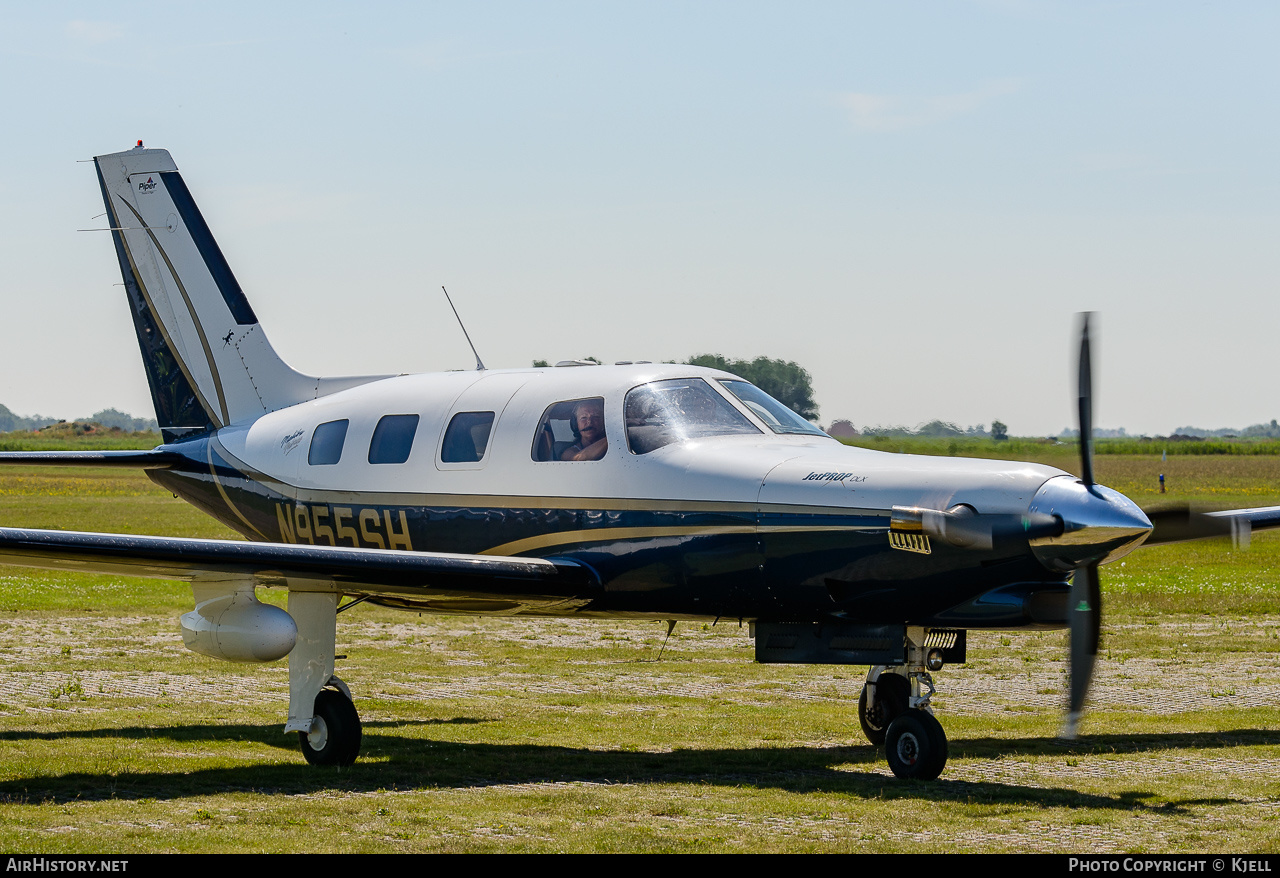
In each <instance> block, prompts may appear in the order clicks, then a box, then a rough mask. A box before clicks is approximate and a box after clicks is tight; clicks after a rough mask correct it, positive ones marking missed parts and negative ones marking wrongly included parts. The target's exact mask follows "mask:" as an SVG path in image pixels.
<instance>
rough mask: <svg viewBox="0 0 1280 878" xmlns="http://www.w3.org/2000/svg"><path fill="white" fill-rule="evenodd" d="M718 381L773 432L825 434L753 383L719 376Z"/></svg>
mask: <svg viewBox="0 0 1280 878" xmlns="http://www.w3.org/2000/svg"><path fill="white" fill-rule="evenodd" d="M719 381H720V384H721V385H722V386H723V387H724V389H725V390H727V391H729V392H730V393H732V394H733V395H734V396H736V397H737V398H738V399H740V400H742V404H743V405H745V406H746V407H747V408H749V409H751V411H752V412H753V413H754V414H755V415H756V417H758V418H759V419H760V420H762V421H764V422H765V423H766V424H768V425H769V429H771V430H773V432H775V433H810V434H812V435H814V436H826V435H827V434H826V433H824V432H822V431H821V430H819V429H818V428H817V427H815V426H814V425H813V424H810V423H809V422H808V421H806V420H805V419H804V418H802V417H800V416H799V415H797V414H796V413H795V412H793V411H792V410H791V409H789V408H787V407H786V406H785V405H783V404H782V403H780V402H778V401H777V400H776V399H774V398H773V397H772V396H770V395H769V394H767V393H765V392H764V391H763V390H761V389H760V388H759V387H756V386H755V385H754V384H750V383H748V382H746V381H742V380H741V379H737V380H735V379H731V378H721V379H719Z"/></svg>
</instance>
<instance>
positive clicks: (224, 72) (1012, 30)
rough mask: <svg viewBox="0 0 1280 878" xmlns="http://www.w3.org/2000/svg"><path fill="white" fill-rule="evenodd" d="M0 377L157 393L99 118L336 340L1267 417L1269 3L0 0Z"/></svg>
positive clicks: (975, 411)
mask: <svg viewBox="0 0 1280 878" xmlns="http://www.w3.org/2000/svg"><path fill="white" fill-rule="evenodd" d="M0 28H2V29H3V32H4V33H5V35H6V39H5V40H4V42H3V45H2V47H0V64H2V65H3V66H2V68H0V70H2V71H3V81H4V82H5V83H6V88H5V89H4V96H3V98H2V100H3V103H4V107H5V113H4V117H5V119H6V125H5V129H6V130H7V131H8V132H9V134H8V135H7V136H6V137H5V138H4V140H3V144H2V145H0V160H3V162H4V164H5V165H6V166H7V167H8V173H6V174H4V175H3V176H0V199H2V203H3V205H4V207H5V210H3V212H2V215H3V227H2V229H0V232H2V234H3V240H4V246H3V247H2V248H0V260H3V264H2V265H0V269H2V272H3V273H2V276H3V278H4V280H3V288H2V292H0V295H2V296H3V305H4V310H3V312H2V313H3V317H2V318H0V326H2V327H3V332H2V334H0V403H3V404H5V405H8V406H9V407H10V408H11V409H13V410H14V411H16V412H18V413H19V414H24V415H31V414H35V413H37V412H38V413H41V414H45V415H49V416H54V417H68V418H69V417H76V416H83V415H85V414H88V413H89V412H92V411H95V410H97V409H99V408H103V407H107V406H114V407H117V408H120V409H123V410H125V411H128V412H130V413H133V414H135V415H144V414H145V415H151V414H153V412H152V409H151V402H150V395H149V393H148V391H147V387H146V381H145V377H144V375H143V371H142V368H141V364H140V360H139V356H138V350H137V343H136V341H135V339H134V334H133V328H132V324H131V323H130V320H129V317H128V311H127V306H126V304H125V299H124V293H123V291H122V289H121V287H120V286H119V285H118V284H119V283H120V276H119V270H118V267H117V265H116V261H115V256H114V253H113V251H112V248H111V242H110V238H109V236H108V235H107V234H105V233H101V232H77V231H76V230H77V229H85V228H93V227H101V226H102V224H103V223H102V220H101V219H100V218H99V219H97V220H94V219H92V218H93V217H94V216H95V215H98V214H101V213H102V209H103V208H102V201H101V196H100V194H99V192H98V188H97V183H96V180H95V178H94V174H93V170H92V165H90V164H76V162H77V161H81V160H84V159H88V158H90V157H91V156H93V155H95V154H101V153H106V152H114V151H118V150H122V149H126V148H128V147H130V146H132V145H133V144H134V142H135V141H136V140H137V139H138V138H142V139H144V140H145V142H146V144H147V145H148V146H153V147H163V148H166V149H169V150H170V151H171V152H172V153H173V155H174V158H175V160H176V161H177V163H178V166H179V167H180V168H181V170H182V172H183V176H184V177H185V179H186V181H187V184H188V186H189V188H190V189H191V191H192V193H193V194H194V196H195V198H196V200H197V202H198V203H199V205H200V207H201V209H202V211H203V212H204V215H205V217H206V219H207V220H208V221H209V224H210V226H211V228H212V229H213V232H214V235H215V236H216V237H217V239H218V241H219V243H220V244H221V246H222V249H223V252H224V253H225V254H226V256H227V258H228V260H229V261H230V263H231V265H232V268H233V269H234V271H235V272H236V275H237V277H238V278H239V280H240V283H241V285H242V286H243V287H244V289H245V291H246V293H247V294H248V296H249V298H250V301H251V302H252V304H253V307H254V309H255V310H256V312H257V314H258V316H259V318H261V320H262V322H263V325H264V327H265V329H266V331H267V333H268V334H269V335H270V337H271V339H272V340H273V342H274V343H275V345H276V348H277V349H278V350H279V351H280V352H281V353H282V354H283V355H284V356H285V358H286V359H288V360H289V361H290V362H291V363H292V364H293V365H294V366H296V367H298V368H300V369H302V370H304V371H309V372H313V373H323V374H346V373H366V372H404V371H425V370H435V369H453V368H469V367H471V365H472V359H471V355H470V352H469V351H468V349H467V347H466V343H465V341H464V339H463V338H462V335H461V333H460V332H459V331H458V329H457V327H456V325H455V324H454V323H453V319H452V316H451V315H450V314H449V311H448V306H447V305H446V303H445V302H444V300H443V298H442V297H441V295H440V292H439V289H440V285H441V284H445V285H447V286H448V287H449V291H450V292H451V293H452V294H453V295H454V298H455V301H456V303H457V305H458V308H459V311H460V312H461V313H462V315H463V317H464V319H466V321H467V325H468V328H469V330H470V332H471V335H472V338H473V339H474V340H475V342H476V344H477V346H478V347H479V348H480V353H481V355H482V356H483V357H484V360H485V362H486V363H487V364H488V365H489V366H490V367H491V368H501V367H518V366H527V365H528V364H529V362H530V361H531V360H533V359H534V358H547V359H551V360H553V361H554V360H557V359H566V358H572V357H583V356H587V355H594V356H597V357H599V358H601V359H605V360H617V359H651V360H665V359H684V358H685V357H687V356H689V355H690V354H695V353H702V352H717V353H723V354H725V355H728V356H732V357H751V356H756V355H759V354H765V355H768V356H773V357H782V358H786V359H794V360H796V361H798V362H800V363H801V364H802V365H804V366H806V367H807V368H808V369H809V370H810V371H811V372H812V374H813V378H814V385H815V388H816V391H817V397H818V402H819V403H820V405H821V409H822V413H821V420H822V422H823V423H828V422H829V421H830V420H832V419H834V418H841V417H843V418H848V419H850V420H852V421H853V422H854V423H855V424H858V425H859V426H862V425H866V424H906V425H915V424H918V423H920V422H922V421H925V420H929V419H932V418H942V419H945V420H952V421H955V422H957V423H959V424H961V425H968V424H977V423H989V422H990V421H991V420H992V419H993V418H998V419H1000V420H1002V421H1004V422H1005V423H1007V424H1008V425H1009V427H1010V430H1011V432H1013V433H1015V434H1020V435H1022V434H1037V433H1040V434H1043V433H1056V432H1058V431H1059V430H1061V429H1062V428H1063V427H1065V426H1068V425H1070V424H1071V423H1072V422H1073V419H1074V415H1073V408H1074V386H1073V382H1074V377H1073V375H1072V368H1073V359H1074V345H1075V339H1074V332H1075V330H1074V322H1075V320H1074V314H1075V312H1077V311H1080V310H1085V309H1089V310H1096V311H1098V312H1100V314H1099V318H1098V320H1099V324H1098V346H1097V347H1098V350H1097V356H1096V362H1095V382H1096V387H1097V390H1098V410H1097V416H1096V420H1097V423H1098V424H1099V426H1104V427H1116V426H1124V427H1126V428H1128V429H1129V430H1130V432H1149V433H1164V432H1169V431H1170V430H1172V429H1174V428H1175V427H1177V426H1181V425H1183V424H1195V425H1199V426H1205V427H1219V426H1236V427H1240V426H1244V425H1246V424H1250V423H1255V422H1258V421H1263V420H1270V419H1271V418H1274V417H1280V402H1278V401H1277V399H1276V394H1275V393H1274V391H1273V390H1269V389H1268V388H1271V387H1272V386H1273V385H1272V380H1273V374H1272V373H1273V372H1274V370H1275V362H1276V359H1277V358H1276V356H1275V348H1276V335H1277V316H1280V315H1278V311H1280V302H1278V301H1277V295H1276V292H1277V287H1278V285H1280V284H1278V281H1280V245H1278V244H1277V241H1280V221H1278V220H1280V200H1278V197H1280V169H1278V165H1280V136H1278V134H1280V114H1278V113H1277V112H1276V100H1277V94H1278V93H1280V76H1278V75H1277V74H1278V69H1277V67H1278V64H1280V60H1278V59H1280V53H1278V52H1277V51H1276V49H1275V36H1276V34H1277V33H1280V7H1277V6H1276V5H1275V4H1271V3H1249V2H1233V3H1205V2H1197V3H1170V2H1150V3H1089V2H1036V0H1025V2H1023V0H1005V2H999V0H989V2H976V0H975V2H951V3H930V2H914V3H910V4H904V3H887V2H881V3H858V2H840V3H803V2H789V3H771V4H759V3H748V2H742V0H733V2H723V3H720V2H681V3H660V2H644V3H640V2H631V3H608V2H585V3H552V2H538V3H528V2H519V3H514V2H513V3H467V4H463V3H458V2H456V0H453V2H448V3H425V2H424V3H415V4H404V5H399V4H381V5H380V4H372V5H364V6H359V7H357V6H355V5H352V4H350V3H342V4H333V3H322V2H307V3H296V4H289V3H260V2H258V3H251V4H250V3H229V2H221V3H218V4H207V5H204V6H202V7H198V8H197V7H194V5H188V4H173V3H167V4H160V3H128V2H125V3H114V4H101V3H63V4H49V5H46V4H16V3H11V4H5V5H4V6H0Z"/></svg>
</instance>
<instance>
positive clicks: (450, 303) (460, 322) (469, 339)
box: [440, 284, 484, 372]
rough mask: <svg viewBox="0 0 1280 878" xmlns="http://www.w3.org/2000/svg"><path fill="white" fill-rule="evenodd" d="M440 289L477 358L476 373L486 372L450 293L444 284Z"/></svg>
mask: <svg viewBox="0 0 1280 878" xmlns="http://www.w3.org/2000/svg"><path fill="white" fill-rule="evenodd" d="M440 289H442V290H444V300H445V301H446V302H448V303H449V307H450V308H453V316H454V318H456V319H457V321H458V326H459V327H461V328H462V334H463V335H464V336H466V338H467V344H469V345H471V353H473V354H475V357H476V371H477V372H483V371H484V363H482V362H481V361H480V354H479V353H477V351H476V346H475V345H474V344H471V336H470V334H468V332H467V327H466V326H463V324H462V318H461V317H458V309H457V308H454V307H453V299H451V298H449V291H448V290H445V289H444V284H440Z"/></svg>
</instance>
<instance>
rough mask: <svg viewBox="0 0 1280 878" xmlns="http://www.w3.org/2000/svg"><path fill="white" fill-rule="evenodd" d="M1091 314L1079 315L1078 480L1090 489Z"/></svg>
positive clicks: (1091, 403) (1091, 470)
mask: <svg viewBox="0 0 1280 878" xmlns="http://www.w3.org/2000/svg"><path fill="white" fill-rule="evenodd" d="M1090 314H1091V312H1089V311H1086V312H1084V313H1083V314H1081V315H1080V384H1079V387H1080V394H1079V397H1080V401H1079V409H1078V416H1079V424H1078V426H1079V427H1080V478H1081V479H1082V480H1084V483H1085V485H1086V486H1088V487H1090V488H1092V487H1093V484H1094V478H1093V364H1092V356H1091V354H1090V352H1089V317H1090Z"/></svg>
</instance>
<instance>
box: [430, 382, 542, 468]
mask: <svg viewBox="0 0 1280 878" xmlns="http://www.w3.org/2000/svg"><path fill="white" fill-rule="evenodd" d="M529 378H530V375H529V374H528V373H515V374H511V373H507V374H493V375H486V376H484V377H483V378H481V379H480V380H479V381H477V382H476V383H474V384H472V385H471V386H470V387H468V388H467V389H466V390H464V391H463V392H462V394H461V395H460V396H459V397H458V398H457V399H456V400H454V402H453V405H452V406H451V407H450V410H449V416H448V417H447V418H445V422H444V427H443V429H442V432H441V434H440V441H439V442H438V443H437V445H436V448H437V450H436V461H435V463H436V469H438V470H440V471H442V472H447V471H449V470H475V469H480V468H482V467H484V466H485V464H486V463H487V462H488V460H489V450H490V448H491V446H492V442H491V440H492V438H493V434H494V431H495V430H496V429H497V426H498V422H499V421H500V420H501V418H502V413H503V411H504V410H505V409H506V407H507V403H509V402H510V401H511V397H513V396H515V393H516V391H517V390H519V389H520V388H521V387H523V386H524V385H525V383H526V382H528V380H529Z"/></svg>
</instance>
